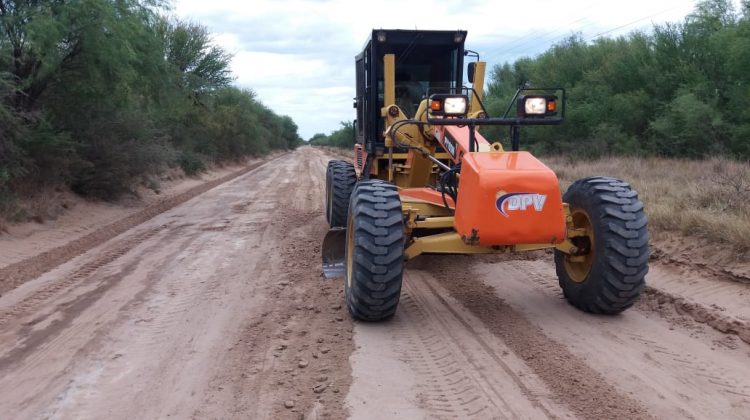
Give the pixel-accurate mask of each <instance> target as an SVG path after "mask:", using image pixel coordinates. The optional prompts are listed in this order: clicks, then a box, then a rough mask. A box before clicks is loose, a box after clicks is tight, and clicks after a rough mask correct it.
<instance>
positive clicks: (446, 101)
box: [430, 94, 469, 117]
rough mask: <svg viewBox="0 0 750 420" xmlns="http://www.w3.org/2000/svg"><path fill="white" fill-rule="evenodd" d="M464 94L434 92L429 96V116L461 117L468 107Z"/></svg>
mask: <svg viewBox="0 0 750 420" xmlns="http://www.w3.org/2000/svg"><path fill="white" fill-rule="evenodd" d="M468 103H469V98H468V97H467V96H466V95H448V94H435V95H431V96H430V116H444V117H463V116H465V115H466V110H467V109H468Z"/></svg>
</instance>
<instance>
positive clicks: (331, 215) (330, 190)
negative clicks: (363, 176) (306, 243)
mask: <svg viewBox="0 0 750 420" xmlns="http://www.w3.org/2000/svg"><path fill="white" fill-rule="evenodd" d="M356 183H357V173H356V172H355V171H354V165H353V164H351V163H349V162H346V161H343V160H332V161H329V162H328V168H327V170H326V219H327V220H328V225H329V226H330V227H332V228H334V227H344V226H345V225H346V217H347V213H348V211H349V197H350V196H351V195H352V189H354V184H356Z"/></svg>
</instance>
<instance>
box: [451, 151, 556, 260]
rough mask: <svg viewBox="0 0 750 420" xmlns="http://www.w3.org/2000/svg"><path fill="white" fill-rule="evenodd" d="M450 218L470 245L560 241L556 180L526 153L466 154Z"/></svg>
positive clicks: (543, 166) (554, 242)
mask: <svg viewBox="0 0 750 420" xmlns="http://www.w3.org/2000/svg"><path fill="white" fill-rule="evenodd" d="M455 217H456V219H455V227H456V231H457V232H458V234H459V235H460V236H461V238H462V239H463V240H464V242H465V243H467V244H471V245H516V244H558V243H560V242H562V241H563V240H564V239H565V218H564V217H565V216H564V211H563V203H562V197H561V195H560V187H559V184H558V181H557V177H556V176H555V173H554V172H552V170H551V169H549V168H548V167H547V166H545V165H544V164H543V163H542V162H540V161H539V160H537V159H536V158H535V157H534V156H532V155H531V154H530V153H528V152H482V153H467V154H465V155H464V156H463V160H462V163H461V183H460V188H459V191H458V203H457V206H456V216H455Z"/></svg>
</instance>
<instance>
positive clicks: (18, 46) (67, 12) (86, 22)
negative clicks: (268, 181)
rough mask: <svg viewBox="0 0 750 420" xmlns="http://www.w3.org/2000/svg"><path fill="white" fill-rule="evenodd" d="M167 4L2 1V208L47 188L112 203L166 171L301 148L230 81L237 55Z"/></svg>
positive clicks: (282, 120)
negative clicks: (21, 193) (21, 192)
mask: <svg viewBox="0 0 750 420" xmlns="http://www.w3.org/2000/svg"><path fill="white" fill-rule="evenodd" d="M167 6H168V4H166V3H165V2H162V1H159V0H145V1H143V0H117V1H115V0H77V1H62V0H57V1H54V0H47V1H30V0H26V1H19V0H0V205H3V204H4V203H5V204H7V201H8V200H9V197H12V196H13V194H14V190H17V189H19V188H29V187H31V188H35V187H39V186H55V187H59V186H69V187H71V188H72V189H73V190H74V191H76V192H78V193H80V194H82V195H88V196H97V197H102V198H114V197H116V196H118V195H119V194H121V193H124V192H128V191H131V190H132V188H133V186H134V185H135V184H137V183H139V182H143V181H147V180H148V179H149V178H150V177H152V176H153V175H155V174H157V173H159V172H160V171H163V170H164V169H165V168H168V167H177V166H181V167H182V169H184V171H185V172H187V173H189V174H193V173H196V172H199V171H201V170H202V169H203V168H204V166H205V165H206V164H207V163H208V162H216V161H226V160H233V159H238V158H240V157H242V156H245V155H251V154H262V153H265V152H267V151H269V150H271V149H278V148H293V147H295V146H297V145H298V143H299V142H300V141H301V139H300V137H299V135H298V134H297V126H296V125H295V123H294V122H293V121H292V119H291V118H289V117H286V116H279V115H277V114H275V113H274V112H272V111H271V110H270V109H268V108H267V107H266V106H264V105H263V104H262V103H261V102H260V101H258V99H257V98H256V96H255V94H254V93H253V92H252V91H250V90H244V89H239V88H236V87H233V86H231V83H232V81H233V77H232V75H231V73H230V70H229V64H230V59H231V55H230V54H228V53H227V52H226V51H224V50H222V49H221V48H219V47H217V46H215V45H214V44H213V43H212V42H211V35H210V34H209V33H208V31H207V30H206V28H205V27H203V26H201V25H199V24H196V23H191V22H184V21H180V20H176V19H171V18H166V17H164V16H165V15H166V13H167V12H168V10H167V9H166V7H167ZM0 210H1V209H0Z"/></svg>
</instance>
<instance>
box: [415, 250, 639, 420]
mask: <svg viewBox="0 0 750 420" xmlns="http://www.w3.org/2000/svg"><path fill="white" fill-rule="evenodd" d="M470 266H471V262H470V259H469V258H467V257H460V256H451V261H450V263H449V262H448V261H446V260H445V258H439V257H433V256H423V257H421V260H415V261H414V264H413V265H412V266H410V269H420V270H425V271H427V272H429V273H430V274H431V275H432V276H434V277H435V278H436V279H437V280H438V282H439V283H440V284H441V285H442V286H443V287H444V288H445V289H447V290H448V291H449V292H450V294H451V296H453V297H454V298H455V299H456V300H457V301H458V302H460V303H461V304H462V305H463V306H464V307H466V308H467V309H468V310H469V311H470V312H471V313H472V314H474V316H476V317H477V318H479V319H480V320H481V321H482V322H483V323H484V324H485V325H486V326H487V327H488V328H489V330H490V331H492V332H493V333H494V334H495V335H496V336H498V337H501V338H502V340H503V342H504V343H505V344H506V345H507V346H508V348H510V349H511V351H513V353H515V354H516V355H517V356H518V357H519V358H521V359H522V360H523V362H524V363H525V364H526V365H527V366H528V367H529V368H531V370H532V371H533V372H534V373H535V374H536V375H538V376H539V378H541V380H542V381H543V382H544V383H545V384H546V385H547V387H548V388H549V389H550V390H551V392H552V393H553V398H554V400H555V401H556V402H557V403H559V404H563V405H565V406H567V407H568V408H569V409H570V410H571V411H572V412H573V413H574V414H575V415H576V416H577V417H578V418H581V419H590V420H595V419H603V418H608V419H646V418H653V417H652V416H651V414H650V413H649V412H648V410H647V409H646V408H645V407H643V406H642V405H641V404H640V403H639V402H638V401H636V400H634V399H633V398H631V397H630V396H628V395H626V394H624V393H622V392H621V391H620V390H618V389H617V388H615V387H614V386H613V385H612V384H610V383H609V382H608V381H607V380H606V379H605V378H604V377H603V376H602V375H601V374H600V373H599V372H597V371H595V370H594V369H592V368H591V367H590V366H589V365H587V364H586V362H585V361H584V360H582V359H581V358H579V357H577V356H576V355H574V354H573V353H571V351H570V350H569V349H568V348H567V347H566V346H565V345H563V344H561V343H558V342H556V341H554V340H552V339H550V338H549V337H548V336H546V335H545V334H544V331H543V330H542V329H541V328H540V327H539V326H537V325H535V324H533V323H531V322H530V321H528V320H527V319H526V318H525V317H524V316H523V314H521V313H520V312H518V311H517V310H515V309H514V308H512V307H511V306H510V305H508V304H507V303H505V302H504V301H503V300H502V299H499V298H498V297H497V296H496V295H495V290H494V288H493V287H491V286H488V285H486V284H483V283H482V282H481V280H479V279H477V278H476V277H475V276H474V275H472V272H471V269H470V268H468V267H470ZM459 267H464V269H461V268H459Z"/></svg>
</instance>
